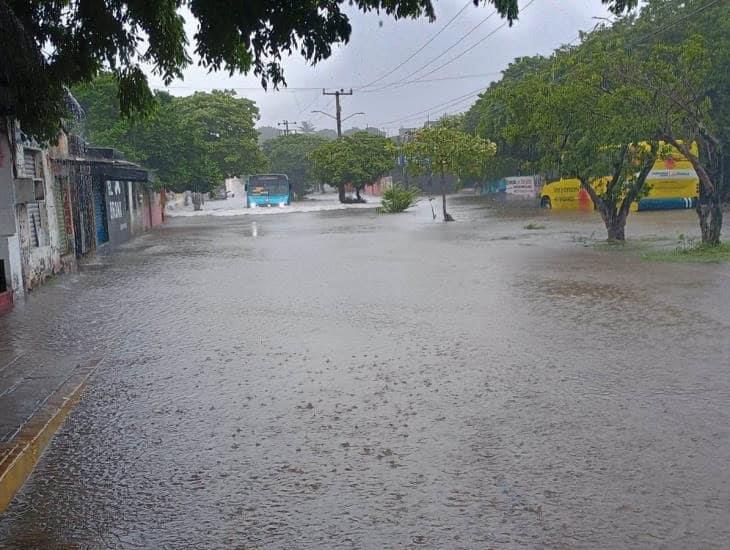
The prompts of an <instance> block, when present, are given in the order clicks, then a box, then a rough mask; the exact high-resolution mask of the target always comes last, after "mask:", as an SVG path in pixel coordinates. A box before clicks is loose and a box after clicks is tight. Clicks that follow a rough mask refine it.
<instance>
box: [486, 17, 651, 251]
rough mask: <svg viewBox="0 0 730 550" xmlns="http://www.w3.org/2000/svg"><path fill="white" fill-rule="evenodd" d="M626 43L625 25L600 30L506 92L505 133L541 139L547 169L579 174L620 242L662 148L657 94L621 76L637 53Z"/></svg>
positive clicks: (537, 142)
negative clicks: (656, 114) (656, 116)
mask: <svg viewBox="0 0 730 550" xmlns="http://www.w3.org/2000/svg"><path fill="white" fill-rule="evenodd" d="M625 46H626V41H625V35H624V33H622V32H621V30H620V29H618V30H617V29H615V28H614V29H602V30H600V31H594V32H593V33H591V35H590V36H588V37H587V38H586V39H585V41H584V42H583V43H582V44H581V45H580V46H578V47H575V48H565V49H561V50H558V51H557V52H556V53H555V54H554V55H553V57H552V58H551V60H550V63H549V64H546V65H544V66H542V67H541V68H540V69H539V70H538V71H535V72H532V73H531V74H530V75H528V76H526V77H525V78H523V79H522V80H520V81H519V82H515V83H514V84H513V85H512V86H508V87H505V88H503V89H502V90H501V92H500V96H501V99H502V100H503V101H504V104H505V105H507V107H508V113H507V116H508V117H509V119H510V123H509V124H508V125H507V127H506V129H505V135H507V136H508V137H509V138H510V140H511V141H512V142H513V143H515V142H516V143H523V144H526V143H533V144H535V145H537V149H538V155H539V158H540V163H541V165H542V167H543V169H546V170H554V171H555V172H557V173H558V174H559V175H561V176H567V177H576V178H578V179H579V180H580V182H581V187H582V188H583V189H585V191H586V192H587V193H588V194H589V195H590V197H591V199H592V200H593V202H594V204H595V206H596V208H597V209H598V211H599V212H600V214H601V217H602V219H603V221H604V224H605V226H606V231H607V234H608V239H609V240H618V241H623V240H625V227H626V219H627V217H628V215H629V212H630V209H631V204H632V203H633V202H634V201H635V200H636V199H638V198H640V197H641V196H642V195H643V194H644V193H646V178H647V176H648V175H649V172H650V171H651V169H652V167H653V165H654V163H655V162H656V159H657V156H658V155H659V154H660V153H661V152H662V150H661V147H660V144H659V133H658V132H657V131H656V129H655V124H654V117H653V115H652V112H651V110H650V102H651V98H650V94H648V93H647V91H646V90H645V89H644V88H642V87H641V86H638V85H636V84H634V83H632V82H628V81H627V80H626V79H624V78H621V75H622V73H623V71H624V69H625V67H626V65H627V64H629V63H630V62H631V59H632V56H633V54H632V52H631V51H630V50H629V49H627V48H626V47H625Z"/></svg>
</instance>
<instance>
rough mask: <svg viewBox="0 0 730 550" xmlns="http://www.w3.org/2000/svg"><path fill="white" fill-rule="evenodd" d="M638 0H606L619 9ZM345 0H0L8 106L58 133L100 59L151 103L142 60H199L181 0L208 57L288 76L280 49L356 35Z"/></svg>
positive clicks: (403, 14) (161, 71)
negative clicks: (73, 94) (72, 91)
mask: <svg viewBox="0 0 730 550" xmlns="http://www.w3.org/2000/svg"><path fill="white" fill-rule="evenodd" d="M636 1H637V0H601V2H603V3H604V4H609V5H610V7H611V9H613V10H615V11H617V12H620V11H623V10H624V9H627V8H631V7H633V6H635V5H636ZM474 3H475V4H479V3H480V0H474ZM483 3H485V4H493V5H494V6H495V7H496V9H497V11H498V12H499V13H500V14H501V15H502V16H504V17H506V18H507V19H508V20H509V21H510V23H511V22H512V21H513V20H515V19H516V18H517V16H518V13H519V9H518V0H483ZM352 4H354V5H355V6H356V7H357V8H358V9H359V10H361V11H365V12H367V11H374V10H375V11H382V12H384V13H386V14H387V15H389V16H392V17H394V18H416V17H421V16H424V15H425V16H426V17H427V18H428V19H429V20H431V21H432V20H434V18H435V14H434V9H433V5H432V0H353V2H352ZM341 6H342V4H341V3H340V2H334V1H332V0H303V1H301V2H295V3H292V2H290V1H288V0H250V1H247V2H241V1H240V0H219V1H217V2H210V1H205V0H147V1H144V2H140V1H132V0H115V1H114V2H88V1H84V2H62V1H58V0H35V1H33V2H29V1H28V0H0V87H2V89H1V90H0V115H2V116H12V117H15V118H17V119H19V121H20V123H21V125H22V127H23V128H25V129H26V131H28V132H30V133H31V134H33V135H36V136H38V137H45V138H49V139H53V138H55V136H56V132H57V129H58V124H59V118H60V116H61V115H62V114H63V112H64V111H65V105H64V101H65V87H66V86H69V87H70V86H73V85H75V84H78V83H82V82H88V81H90V80H91V79H93V78H94V76H96V75H97V73H98V72H99V71H100V70H102V69H108V70H110V71H111V72H113V74H114V75H115V78H117V79H118V81H119V98H120V105H121V110H122V113H125V114H126V113H130V112H132V111H135V110H142V111H143V112H145V111H147V110H149V109H150V108H152V107H153V104H154V97H153V94H152V93H151V91H150V89H149V86H148V83H147V77H146V75H145V74H144V72H143V71H142V68H141V67H142V64H147V65H149V66H151V67H152V71H153V72H154V73H155V74H157V75H159V76H161V77H162V79H163V81H164V82H165V83H168V84H169V83H170V82H171V81H172V80H173V79H175V78H180V77H181V76H182V71H183V69H185V67H187V66H188V65H189V64H190V63H191V58H190V57H189V56H188V54H187V51H186V46H187V45H188V41H189V39H188V37H187V36H186V34H185V29H184V25H183V23H184V21H183V17H182V15H180V13H179V10H180V8H182V7H186V8H188V9H189V10H190V12H191V13H192V16H193V17H194V18H195V19H196V21H197V24H198V25H197V28H198V30H197V32H196V34H195V35H194V36H193V48H194V51H195V53H196V55H197V56H198V58H199V63H200V65H202V66H203V67H206V68H208V69H211V70H221V69H224V70H226V71H228V73H229V74H231V75H232V74H235V73H238V72H242V73H249V72H253V73H254V74H255V75H257V76H259V77H260V78H261V84H262V86H264V87H267V86H268V85H270V84H273V85H274V86H278V85H280V84H285V79H284V74H283V70H282V67H281V59H282V57H284V56H287V55H289V54H291V53H293V52H294V51H297V52H299V53H300V54H301V55H302V56H303V57H304V58H305V59H306V60H308V61H311V62H313V63H316V62H318V61H321V60H323V59H326V58H328V57H329V56H330V55H331V53H332V45H333V44H339V43H346V42H347V41H348V40H349V37H350V34H351V31H352V28H351V26H350V21H349V18H348V16H347V15H346V14H345V13H343V11H342V7H341ZM142 45H144V46H142ZM46 52H47V53H46Z"/></svg>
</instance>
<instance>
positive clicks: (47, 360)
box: [0, 348, 95, 512]
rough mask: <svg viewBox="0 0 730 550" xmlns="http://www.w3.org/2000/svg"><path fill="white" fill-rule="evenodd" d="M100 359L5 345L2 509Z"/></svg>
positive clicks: (0, 403)
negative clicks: (84, 359)
mask: <svg viewBox="0 0 730 550" xmlns="http://www.w3.org/2000/svg"><path fill="white" fill-rule="evenodd" d="M94 368H95V362H92V363H88V362H87V363H86V364H82V363H81V362H80V360H79V358H78V357H75V356H69V355H63V356H60V355H59V354H56V353H51V352H48V351H46V350H42V349H40V350H39V349H36V350H33V351H21V350H17V349H13V348H0V512H2V510H4V509H5V507H7V505H8V504H9V503H10V501H11V500H12V498H13V496H14V495H15V493H16V492H17V490H18V489H19V488H20V487H21V486H22V484H23V483H24V481H25V479H26V477H27V476H28V475H29V474H30V472H31V471H32V470H33V468H34V466H35V463H36V462H37V461H38V459H39V458H40V455H41V454H42V453H43V450H44V448H45V446H46V445H47V444H48V442H49V441H50V440H51V438H52V437H53V435H54V433H55V432H56V430H57V429H58V428H59V427H60V425H61V424H62V423H63V420H64V419H65V417H66V415H67V414H68V413H69V411H70V410H71V409H72V408H73V405H74V404H75V402H76V400H77V398H78V396H79V395H80V393H81V390H82V389H83V385H84V383H85V382H86V379H87V378H88V377H89V375H90V374H91V372H93V369H94Z"/></svg>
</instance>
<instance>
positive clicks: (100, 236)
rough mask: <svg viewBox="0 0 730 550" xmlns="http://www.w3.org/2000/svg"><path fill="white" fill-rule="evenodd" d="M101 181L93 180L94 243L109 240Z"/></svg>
mask: <svg viewBox="0 0 730 550" xmlns="http://www.w3.org/2000/svg"><path fill="white" fill-rule="evenodd" d="M102 183H103V182H101V181H99V180H96V181H95V182H94V223H95V224H96V244H97V245H100V244H104V243H105V242H107V241H108V240H109V226H108V222H107V215H106V200H105V199H104V187H103V185H102Z"/></svg>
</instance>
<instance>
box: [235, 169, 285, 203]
mask: <svg viewBox="0 0 730 550" xmlns="http://www.w3.org/2000/svg"><path fill="white" fill-rule="evenodd" d="M245 190H246V207H248V208H255V207H257V206H281V207H284V206H289V205H290V204H291V183H289V178H288V177H286V175H284V174H256V175H254V176H249V177H248V182H247V183H246V187H245Z"/></svg>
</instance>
